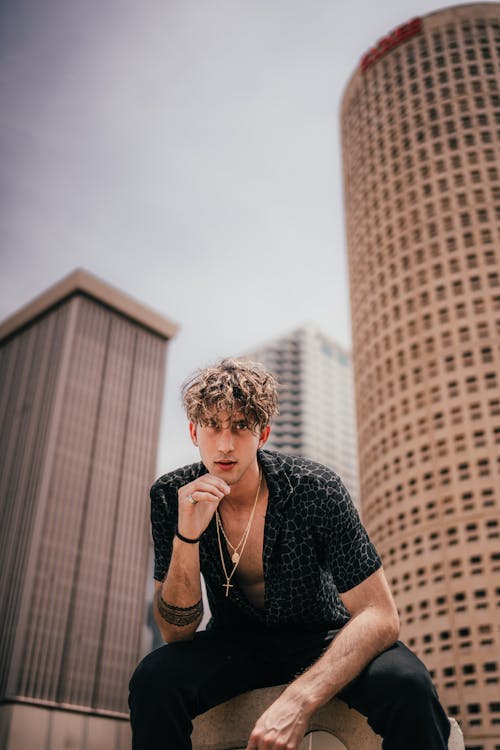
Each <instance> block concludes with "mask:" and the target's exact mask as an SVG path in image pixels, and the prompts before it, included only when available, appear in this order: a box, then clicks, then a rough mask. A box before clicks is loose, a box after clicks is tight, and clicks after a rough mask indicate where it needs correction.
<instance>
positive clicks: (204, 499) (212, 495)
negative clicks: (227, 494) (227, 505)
mask: <svg viewBox="0 0 500 750" xmlns="http://www.w3.org/2000/svg"><path fill="white" fill-rule="evenodd" d="M193 495H194V497H193ZM190 497H192V500H190V499H189V498H190ZM223 497H224V495H219V494H217V493H216V492H215V491H204V490H195V491H194V492H193V493H191V495H188V497H186V498H185V501H186V504H188V505H198V503H220V501H221V500H222V498H223Z"/></svg>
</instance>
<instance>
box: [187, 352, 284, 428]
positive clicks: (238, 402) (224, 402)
mask: <svg viewBox="0 0 500 750" xmlns="http://www.w3.org/2000/svg"><path fill="white" fill-rule="evenodd" d="M278 388H279V386H278V382H277V381H276V379H275V378H274V376H273V375H272V374H271V373H270V372H268V371H267V370H266V369H265V368H264V367H263V366H262V365H261V364H259V363H257V362H251V361H249V360H238V359H223V360H221V361H220V362H217V364H215V365H213V366H211V367H206V368H204V369H202V370H197V371H196V372H195V373H194V374H193V375H192V376H191V377H189V378H188V379H187V380H186V381H185V382H184V384H183V386H182V402H183V405H184V409H185V411H186V414H187V417H188V419H189V420H190V421H191V422H195V423H196V424H201V425H203V424H207V423H208V422H209V420H210V419H212V418H213V416H214V412H218V411H227V412H229V413H230V414H232V413H234V412H236V411H238V412H241V413H242V415H243V417H244V419H245V422H246V424H247V426H248V427H250V429H252V430H256V429H259V428H260V429H262V428H264V427H267V425H268V424H269V422H270V420H271V418H272V417H273V416H274V415H275V414H278Z"/></svg>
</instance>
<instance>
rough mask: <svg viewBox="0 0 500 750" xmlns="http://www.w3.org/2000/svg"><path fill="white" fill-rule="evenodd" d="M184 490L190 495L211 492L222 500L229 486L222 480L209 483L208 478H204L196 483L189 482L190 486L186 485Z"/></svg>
mask: <svg viewBox="0 0 500 750" xmlns="http://www.w3.org/2000/svg"><path fill="white" fill-rule="evenodd" d="M184 490H186V491H189V494H191V495H193V494H194V493H195V492H199V491H204V492H213V493H214V494H217V495H219V497H221V498H222V497H224V496H225V495H227V494H228V492H229V486H228V485H227V484H226V483H225V482H224V481H222V480H218V481H216V482H215V481H211V480H210V478H209V477H207V478H205V477H204V478H203V479H201V478H200V479H197V480H196V482H191V484H188V485H186V486H185V487H184Z"/></svg>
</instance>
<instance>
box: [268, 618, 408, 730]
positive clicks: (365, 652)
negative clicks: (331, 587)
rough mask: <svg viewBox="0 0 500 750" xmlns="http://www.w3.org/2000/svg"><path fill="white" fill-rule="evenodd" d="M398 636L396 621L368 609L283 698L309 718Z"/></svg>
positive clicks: (341, 631) (353, 619)
mask: <svg viewBox="0 0 500 750" xmlns="http://www.w3.org/2000/svg"><path fill="white" fill-rule="evenodd" d="M398 633H399V623H398V621H397V618H396V617H388V616H387V612H384V611H380V610H378V609H377V608H371V607H368V608H367V609H365V610H363V611H362V612H359V613H358V614H357V615H356V616H355V617H353V618H352V619H351V620H350V621H349V622H348V623H347V624H346V625H345V626H344V627H343V628H342V630H340V631H339V633H338V635H337V636H336V637H335V639H334V640H333V642H332V643H331V644H330V646H329V647H328V648H327V650H326V651H325V653H324V654H323V655H322V656H321V657H320V658H319V659H318V661H316V662H315V663H314V664H313V665H312V666H311V667H310V668H309V669H308V670H307V671H306V672H304V673H303V674H302V675H300V676H299V677H298V678H296V679H295V680H294V681H293V682H292V683H291V684H290V685H289V686H288V687H287V689H286V690H285V692H284V693H283V694H282V698H284V697H285V696H286V697H290V698H291V699H293V700H296V701H298V702H299V703H300V704H301V706H302V707H303V709H304V710H305V711H306V713H307V714H308V715H311V714H312V713H314V711H315V710H316V709H317V708H319V707H320V706H322V705H324V704H325V703H327V702H328V701H329V700H330V699H331V698H333V697H334V696H335V695H337V694H338V693H339V692H340V691H341V690H342V689H343V688H344V687H346V685H348V684H349V683H350V682H351V681H352V680H353V679H354V678H355V677H357V676H358V674H360V672H361V671H362V670H363V669H364V668H365V667H366V665H367V664H368V663H369V662H370V661H372V659H374V658H375V656H377V654H379V653H381V652H382V651H384V650H385V649H387V648H389V646H392V644H393V643H394V642H395V641H396V639H397V637H398Z"/></svg>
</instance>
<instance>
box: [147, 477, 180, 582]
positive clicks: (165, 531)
mask: <svg viewBox="0 0 500 750" xmlns="http://www.w3.org/2000/svg"><path fill="white" fill-rule="evenodd" d="M169 490H170V491H169ZM174 492H175V490H174V488H169V487H165V485H164V484H162V483H160V482H156V484H154V485H153V486H152V487H151V492H150V497H151V533H152V535H153V544H154V578H155V580H157V581H163V579H164V578H165V576H166V575H167V571H168V566H169V565H170V557H171V555H172V543H173V538H174V532H175V525H176V523H177V504H176V502H173V499H176V497H175V498H173V497H170V495H171V494H172V493H174ZM175 494H176V493H175Z"/></svg>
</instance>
